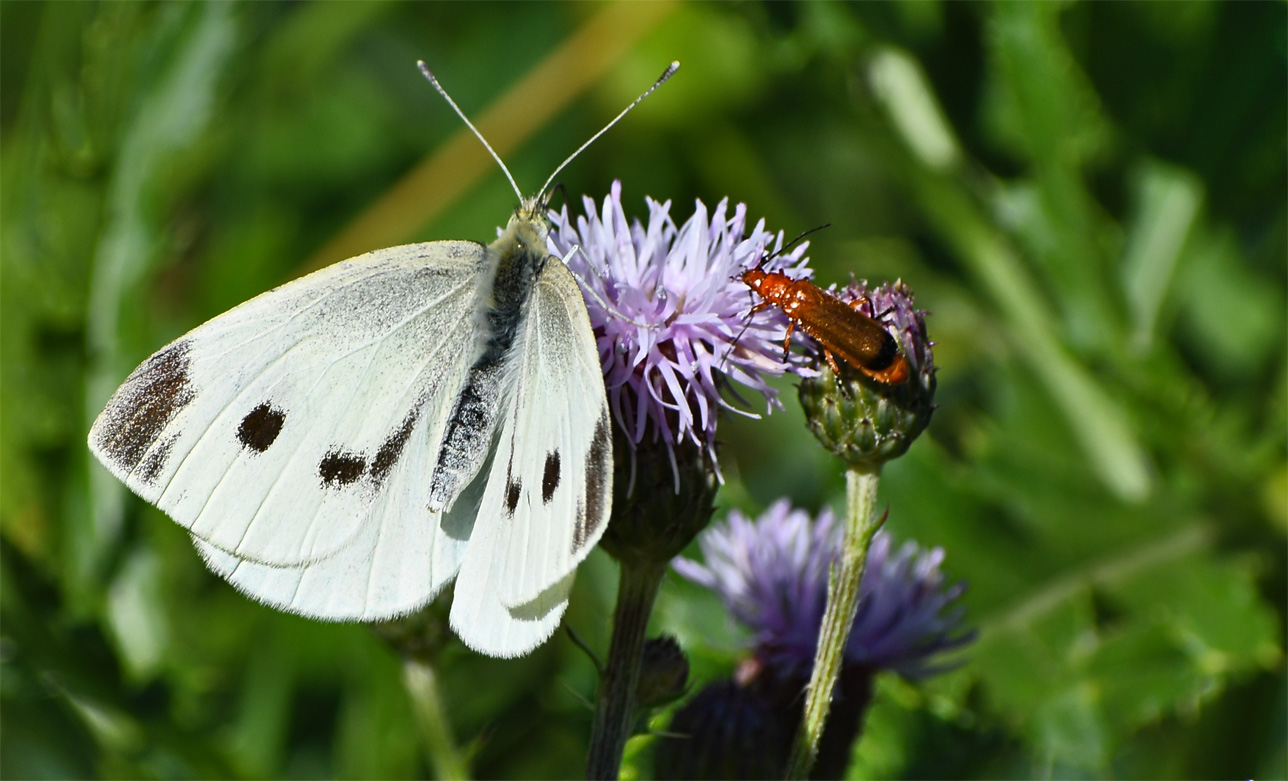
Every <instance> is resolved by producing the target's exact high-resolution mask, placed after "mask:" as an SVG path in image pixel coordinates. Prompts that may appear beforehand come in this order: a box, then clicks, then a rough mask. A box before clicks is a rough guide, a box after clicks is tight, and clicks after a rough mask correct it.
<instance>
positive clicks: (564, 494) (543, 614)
mask: <svg viewBox="0 0 1288 781" xmlns="http://www.w3.org/2000/svg"><path fill="white" fill-rule="evenodd" d="M506 380H507V382H506V385H507V387H508V388H509V395H508V397H507V401H506V407H505V409H504V410H503V413H502V418H501V430H500V434H499V437H498V441H497V445H496V451H495V453H494V456H493V460H492V464H491V466H490V468H489V469H488V471H487V472H485V474H487V476H488V479H487V487H486V489H485V491H484V494H483V498H482V503H481V505H480V508H479V512H478V520H477V522H476V523H475V526H474V530H473V536H472V537H471V540H470V545H469V548H468V550H467V551H466V552H465V558H464V560H463V562H462V565H461V572H460V575H459V577H458V578H457V581H456V592H455V596H454V597H453V601H452V614H451V620H452V627H453V629H454V630H455V631H456V633H457V635H458V636H460V638H461V639H462V640H463V641H464V642H465V643H466V644H467V645H469V646H471V647H472V648H475V649H477V650H480V651H483V652H485V653H488V654H491V655H494V656H516V655H519V654H522V653H526V652H527V651H529V650H531V649H532V648H534V647H536V646H537V645H539V644H540V643H542V642H543V641H545V639H546V638H548V637H549V636H550V635H551V634H552V633H553V632H554V630H555V628H556V627H557V626H558V623H559V619H560V617H561V616H562V614H563V610H564V607H565V606H566V605H567V600H568V592H569V590H570V589H571V587H572V576H573V571H574V569H575V568H576V566H577V564H578V563H580V562H581V561H582V559H584V558H585V557H586V555H587V554H588V553H589V552H590V550H591V549H592V548H593V547H594V546H595V543H596V542H598V541H599V538H600V537H601V536H602V535H603V533H604V528H605V527H606V525H607V520H608V513H609V509H610V505H611V502H612V471H613V470H612V440H611V435H610V431H611V429H610V428H609V417H608V402H607V399H606V397H605V393H604V380H603V373H602V369H601V368H600V363H599V355H598V352H597V350H596V348H595V338H594V334H593V333H592V331H591V326H590V318H589V316H588V315H587V312H586V304H585V300H584V299H583V298H582V295H581V291H580V289H579V288H578V287H577V283H576V281H575V280H574V278H573V276H572V273H571V272H569V271H568V269H567V267H565V266H564V264H563V263H561V262H559V261H558V260H557V259H553V258H552V259H549V260H547V262H546V263H545V265H544V266H543V267H542V270H541V272H540V274H539V276H538V278H537V280H536V283H535V286H534V289H533V292H532V297H531V301H530V303H529V308H528V313H527V316H526V317H525V319H524V322H523V325H522V327H521V329H520V333H519V335H518V338H517V340H516V342H515V345H514V348H513V351H512V357H511V363H509V364H508V365H507V367H506Z"/></svg>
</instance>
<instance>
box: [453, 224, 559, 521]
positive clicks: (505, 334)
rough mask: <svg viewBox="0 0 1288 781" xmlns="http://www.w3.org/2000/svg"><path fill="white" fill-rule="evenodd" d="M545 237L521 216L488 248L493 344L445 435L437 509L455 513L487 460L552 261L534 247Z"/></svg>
mask: <svg viewBox="0 0 1288 781" xmlns="http://www.w3.org/2000/svg"><path fill="white" fill-rule="evenodd" d="M540 234H541V231H540V229H539V226H538V225H537V224H536V223H535V222H534V221H533V220H531V219H524V218H522V217H519V216H516V217H515V219H513V220H511V223H510V226H509V227H508V228H507V230H506V232H505V233H504V234H503V235H502V236H501V238H499V239H497V240H496V241H495V242H493V243H492V245H491V246H490V247H489V248H488V251H489V253H495V255H496V257H495V268H496V271H495V276H494V277H493V279H492V286H491V296H490V306H488V307H487V310H486V323H487V340H486V342H485V343H484V346H483V354H482V355H481V356H480V357H479V358H478V359H477V360H476V361H475V362H474V365H473V366H471V367H470V371H469V374H468V375H467V377H466V380H465V385H464V387H463V388H462V389H461V393H460V395H459V396H458V397H457V400H456V404H455V406H454V407H453V409H452V415H451V417H450V418H449V419H448V421H447V426H446V427H445V429H444V431H443V440H442V443H441V445H440V446H439V451H438V461H437V463H436V465H435V467H434V473H433V475H432V477H431V478H430V489H429V508H430V509H431V510H440V509H443V510H448V509H451V506H452V502H453V501H454V500H455V499H456V497H457V496H458V495H459V494H460V492H461V491H462V490H463V489H464V488H465V486H467V485H469V483H470V481H471V480H473V479H474V476H475V475H476V474H478V470H479V468H480V467H481V466H482V465H483V462H484V461H485V460H486V458H487V454H488V451H489V450H490V447H491V442H492V434H493V432H494V431H495V429H496V421H497V411H498V409H499V408H500V406H501V405H500V401H501V398H502V396H503V395H504V392H505V388H503V382H504V380H505V377H506V371H505V364H506V361H507V360H508V359H509V357H510V354H511V352H512V348H513V347H514V340H515V336H516V335H517V334H518V332H519V326H520V324H521V323H522V322H523V318H524V317H525V316H526V314H527V309H528V301H529V300H530V299H531V297H532V287H533V282H534V280H535V279H536V275H537V273H538V272H539V271H540V270H541V266H542V265H543V264H544V263H545V259H546V253H545V247H544V245H541V246H540V247H538V246H534V243H535V241H536V240H537V238H538V237H539V236H540ZM516 237H517V238H516Z"/></svg>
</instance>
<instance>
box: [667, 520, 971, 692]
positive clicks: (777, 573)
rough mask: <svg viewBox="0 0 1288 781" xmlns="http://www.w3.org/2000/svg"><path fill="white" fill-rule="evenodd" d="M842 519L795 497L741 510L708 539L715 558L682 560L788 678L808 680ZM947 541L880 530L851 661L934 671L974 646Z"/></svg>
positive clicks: (913, 672)
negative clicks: (794, 501)
mask: <svg viewBox="0 0 1288 781" xmlns="http://www.w3.org/2000/svg"><path fill="white" fill-rule="evenodd" d="M841 532H842V530H841V526H840V524H838V523H837V522H836V520H835V518H834V517H833V515H832V513H831V512H830V511H829V510H824V511H823V512H822V513H820V514H819V517H818V519H817V520H814V519H812V518H810V517H809V515H808V514H807V513H806V512H805V511H804V510H793V509H791V507H790V506H789V505H788V503H787V501H786V500H783V501H779V502H777V503H775V504H774V505H773V506H772V507H770V508H769V510H768V511H767V512H765V514H764V515H762V516H761V517H760V518H759V519H756V520H754V521H753V520H751V519H750V518H747V517H746V516H744V515H743V514H742V513H739V512H737V511H733V512H731V513H730V514H729V518H728V521H727V522H726V523H724V524H721V525H718V526H714V527H712V528H710V529H709V530H708V531H707V532H705V533H704V534H703V535H702V536H701V537H700V538H699V541H698V544H699V546H700V547H701V549H702V553H703V557H704V559H705V560H706V563H705V564H699V563H698V562H695V561H690V560H687V559H676V560H675V562H674V563H673V566H674V568H675V570H676V571H677V572H679V573H680V575H682V576H683V577H685V578H686V579H688V580H690V581H692V582H694V583H697V584H698V585H701V586H705V587H706V588H709V589H711V590H713V591H715V592H716V593H717V594H718V595H719V596H720V598H721V599H722V600H723V601H724V603H725V605H726V607H727V608H728V610H729V612H730V613H731V614H732V615H733V617H734V618H735V619H736V620H737V621H738V622H739V623H740V624H742V625H743V626H745V627H746V628H747V629H749V630H750V631H751V634H752V645H753V647H754V651H755V655H756V658H757V660H758V661H759V662H760V663H762V664H763V665H765V666H767V667H771V668H773V669H774V670H776V671H778V673H779V674H781V675H784V676H785V677H792V676H799V677H802V678H807V677H808V675H809V669H810V666H811V665H812V664H813V660H814V651H815V647H816V646H817V644H818V632H819V626H820V624H821V623H822V620H823V609H824V607H825V604H826V600H827V579H828V570H829V568H830V567H831V564H832V561H833V560H834V559H835V557H836V556H837V554H838V552H839V550H840V547H841ZM943 558H944V552H943V550H942V549H940V548H935V549H933V550H929V551H922V550H921V549H920V548H919V547H918V546H917V545H916V544H915V543H913V542H906V543H904V544H903V546H902V547H900V548H899V549H898V550H895V549H894V548H893V543H892V541H891V539H890V536H889V535H888V534H886V533H885V532H884V531H882V532H878V533H877V535H876V537H875V538H874V539H873V542H872V547H871V548H870V549H869V551H868V564H867V569H866V571H865V572H864V575H863V582H862V585H861V588H860V596H859V611H858V614H857V615H856V616H855V619H854V626H853V628H852V629H851V632H850V639H849V642H848V644H847V646H846V652H845V659H846V664H847V665H862V666H865V667H867V668H871V669H889V670H894V671H895V672H897V673H899V674H900V675H902V676H904V677H906V678H912V679H918V678H924V677H927V676H929V675H933V674H935V673H937V672H941V671H943V670H946V669H950V668H951V667H952V666H953V665H952V664H950V663H949V664H945V663H941V662H937V661H935V658H934V657H936V656H937V655H938V654H940V653H941V652H945V651H949V650H952V649H955V648H959V647H961V646H964V645H966V644H967V643H969V642H971V641H972V640H973V639H974V636H975V633H974V632H973V631H963V630H962V628H961V623H962V617H963V609H962V608H961V607H960V606H957V607H951V605H952V603H953V602H955V601H956V600H957V599H958V598H959V597H960V596H961V595H962V593H963V591H964V590H965V585H964V584H962V583H956V584H952V585H948V584H947V583H946V581H945V578H944V575H943V573H941V572H940V570H939V567H940V565H941V564H942V562H943Z"/></svg>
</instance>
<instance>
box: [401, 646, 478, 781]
mask: <svg viewBox="0 0 1288 781" xmlns="http://www.w3.org/2000/svg"><path fill="white" fill-rule="evenodd" d="M403 684H404V685H405V686H406V687H407V693H408V695H410V696H411V703H412V711H413V712H414V713H415V715H416V722H417V723H418V724H419V725H420V731H421V736H422V743H423V745H424V749H425V758H426V759H427V760H428V762H429V765H430V767H431V768H433V770H434V776H435V777H437V778H441V779H462V778H468V777H469V770H468V768H467V767H466V764H465V759H464V758H463V757H462V756H461V753H460V751H458V750H457V748H456V743H455V741H454V740H453V739H452V730H451V724H450V722H449V721H448V718H447V712H446V710H445V709H444V708H443V698H442V694H441V693H440V691H439V688H438V674H437V673H436V672H434V667H433V665H432V664H430V663H429V662H427V661H424V660H421V659H416V658H414V657H410V658H407V659H405V660H404V661H403Z"/></svg>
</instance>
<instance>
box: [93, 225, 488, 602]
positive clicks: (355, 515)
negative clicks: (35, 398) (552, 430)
mask: <svg viewBox="0 0 1288 781" xmlns="http://www.w3.org/2000/svg"><path fill="white" fill-rule="evenodd" d="M487 261H488V250H487V248H486V247H483V246H482V245H479V244H475V243H473V242H433V243H428V244H416V245H407V246H402V247H391V248H388V249H384V250H379V251H377V252H373V253H369V254H367V255H363V256H360V257H357V258H353V259H351V260H348V261H345V262H343V263H340V264H336V265H335V266H331V267H328V268H326V269H323V270H322V271H319V272H316V273H314V274H311V275H309V276H307V277H304V278H302V279H300V280H296V281H294V282H291V283H288V284H286V285H283V286H282V287H279V288H276V289H274V290H271V291H269V292H267V293H265V294H263V295H261V296H259V297H257V298H254V299H252V300H250V301H248V302H246V303H245V304H242V305H241V306H238V307H236V308H235V309H232V310H230V311H229V312H226V313H225V314H223V315H220V316H219V317H216V318H215V319H213V320H211V321H209V322H207V323H206V324H204V325H202V326H199V327H198V328H196V329H195V330H193V331H191V332H190V333H188V334H187V335H185V336H183V337H181V338H180V339H178V340H176V341H175V342H173V343H171V344H170V345H168V346H167V347H165V348H163V349H162V350H160V351H159V352H158V353H156V354H155V355H153V356H152V357H151V358H149V359H148V360H147V361H146V362H145V363H144V364H143V365H142V366H140V367H139V368H138V369H137V370H135V372H134V373H133V374H131V375H130V377H129V378H128V379H127V380H126V381H125V383H124V384H123V385H122V386H121V388H120V389H119V390H117V392H116V393H115V394H114V395H113V396H112V398H111V400H110V401H109V402H108V404H107V407H106V408H105V409H104V411H103V413H102V414H101V415H99V417H98V420H97V421H95V423H94V427H93V428H92V429H91V431H90V437H89V441H90V448H91V450H92V451H93V452H94V454H95V455H96V456H97V457H98V458H99V460H101V461H102V462H103V463H104V464H105V465H106V466H107V467H108V469H110V470H111V471H112V472H113V474H115V475H116V476H117V477H118V478H120V479H121V480H122V481H123V482H125V483H126V485H128V486H129V487H130V488H131V489H132V490H133V491H134V492H135V493H137V494H139V495H140V496H141V497H143V498H144V499H146V500H148V501H149V502H152V503H153V504H156V505H157V506H158V507H160V508H161V509H162V510H163V511H165V512H166V513H167V514H168V515H170V516H171V517H172V518H173V519H174V520H175V521H177V522H178V523H179V524H180V525H182V526H184V527H186V528H187V529H189V531H191V532H192V534H193V536H194V537H195V538H198V539H200V540H202V541H204V543H205V545H204V546H201V547H203V551H204V552H205V553H206V554H207V560H208V562H210V563H211V564H212V566H213V567H214V568H215V569H216V570H217V571H221V574H226V572H224V571H223V570H225V569H226V566H225V565H229V564H230V563H236V562H245V563H246V564H247V566H248V569H249V570H250V571H254V570H255V569H256V567H257V566H268V567H271V568H276V569H277V570H281V571H278V572H275V573H274V577H269V578H258V579H251V580H252V581H253V582H254V583H258V584H263V585H260V586H257V587H255V588H253V589H252V588H250V587H245V588H244V590H248V591H250V592H251V593H252V594H253V595H254V596H256V597H258V598H260V599H262V600H263V601H266V602H269V603H271V604H278V605H289V604H292V599H293V596H292V594H290V593H287V592H286V591H285V589H286V587H287V586H286V585H285V584H286V583H287V581H288V580H289V577H288V578H287V579H286V580H283V579H282V578H283V573H289V572H291V571H295V572H296V574H299V575H301V576H303V575H304V574H305V573H308V572H313V573H315V574H314V575H312V576H310V577H320V576H323V575H324V576H325V577H326V578H327V579H328V582H329V583H331V585H332V587H333V588H334V589H336V590H343V589H344V588H346V587H349V588H352V589H353V590H355V591H357V592H358V593H360V594H364V592H365V595H364V598H363V600H362V605H361V606H360V607H358V608H356V609H355V608H352V607H346V608H344V609H338V608H329V607H327V604H329V603H327V602H326V601H325V599H323V600H322V601H321V602H319V604H318V605H317V606H316V607H314V608H310V609H307V610H306V609H300V610H298V611H297V612H305V613H306V614H308V615H314V616H316V617H320V618H349V617H354V618H358V617H361V618H373V617H382V616H383V615H388V614H391V613H395V612H401V611H404V610H406V609H410V607H415V606H416V605H417V604H421V603H424V602H426V601H428V599H430V598H432V596H433V594H434V592H436V591H437V590H438V589H439V588H441V586H442V584H443V583H444V582H445V581H446V580H448V579H450V578H451V576H452V575H454V574H455V571H456V565H457V564H459V560H460V554H461V550H462V548H463V538H462V539H455V538H454V537H453V536H452V535H450V534H449V533H448V532H447V531H446V529H447V528H448V527H447V526H445V525H443V524H439V523H437V522H436V521H437V520H438V518H437V517H436V516H431V514H430V513H429V512H428V511H427V510H426V509H425V504H424V486H423V478H424V475H426V474H428V473H429V470H430V469H432V463H430V462H431V460H432V457H433V455H434V454H436V453H437V445H438V442H439V441H440V439H441V437H442V430H443V426H444V422H445V420H446V418H447V417H448V416H449V415H450V411H451V405H452V403H453V402H454V401H455V398H456V395H457V394H458V392H459V388H460V384H461V382H462V379H463V377H464V375H465V371H466V369H467V368H468V366H469V365H470V363H471V362H472V361H473V360H474V359H475V358H476V357H477V355H478V353H479V352H480V351H481V350H482V345H481V344H466V345H462V343H461V340H460V338H459V334H460V327H461V323H462V322H469V321H470V320H471V318H474V317H476V314H477V310H478V307H479V305H480V303H479V295H478V292H479V291H478V285H479V280H480V279H481V278H483V277H484V276H485V273H484V267H485V266H486V264H487ZM464 533H465V534H468V530H466V531H465V532H464ZM457 536H458V537H459V536H461V534H460V533H459V532H458V533H457ZM409 549H410V550H417V551H420V552H422V553H428V555H426V556H425V557H424V558H421V559H420V561H419V562H415V563H414V564H413V563H412V562H411V560H410V558H408V559H406V562H407V565H406V566H408V567H410V566H419V567H421V568H423V569H424V570H426V572H422V573H420V574H419V575H416V576H411V575H409V574H407V573H405V572H402V571H401V570H399V569H397V568H395V570H394V572H393V573H386V574H385V575H384V581H383V582H377V581H375V580H372V577H373V575H372V573H373V572H376V571H377V570H378V569H380V570H383V569H385V568H383V567H376V566H374V563H375V562H377V561H379V562H381V563H382V564H384V563H387V562H388V561H390V560H392V559H396V558H398V555H405V551H406V550H409ZM395 552H397V553H398V555H395ZM341 553H342V554H343V555H339V554H341ZM338 555H339V557H338V558H337V556H338ZM328 560H329V562H328V564H327V565H326V566H320V563H321V562H324V561H328ZM431 563H432V564H433V566H432V567H431ZM431 569H432V570H433V571H432V573H431V572H429V570H431Z"/></svg>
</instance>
